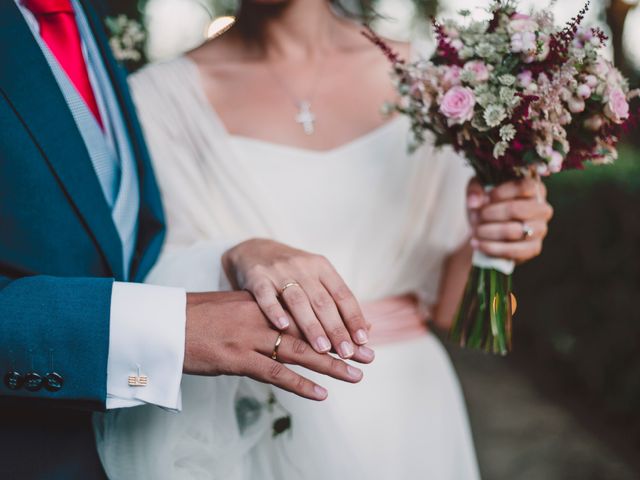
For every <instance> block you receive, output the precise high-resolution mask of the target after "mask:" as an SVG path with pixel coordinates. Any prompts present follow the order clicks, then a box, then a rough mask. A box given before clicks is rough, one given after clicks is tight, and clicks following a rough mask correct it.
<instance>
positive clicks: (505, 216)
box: [467, 179, 553, 263]
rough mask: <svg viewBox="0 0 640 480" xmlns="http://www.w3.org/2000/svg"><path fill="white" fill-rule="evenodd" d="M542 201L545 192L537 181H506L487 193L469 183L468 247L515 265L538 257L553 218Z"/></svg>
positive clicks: (545, 202)
mask: <svg viewBox="0 0 640 480" xmlns="http://www.w3.org/2000/svg"><path fill="white" fill-rule="evenodd" d="M546 199H547V189H546V187H545V186H544V184H543V183H542V182H540V181H539V180H533V179H523V180H519V181H512V182H506V183H503V184H501V185H499V186H498V187H496V188H494V189H493V190H492V191H491V192H489V193H485V191H484V189H483V188H482V185H481V184H480V182H478V181H477V180H475V179H474V180H472V181H471V182H470V183H469V187H468V189H467V207H468V210H469V221H470V222H471V227H472V229H473V233H472V239H471V246H472V247H473V248H474V249H476V250H480V251H481V252H483V253H484V254H486V255H489V256H491V257H497V258H506V259H509V260H514V261H516V262H518V263H521V262H526V261H527V260H530V259H532V258H534V257H536V256H538V255H540V252H541V251H542V242H543V240H544V238H545V237H546V236H547V231H548V223H549V220H550V219H551V217H552V216H553V208H551V205H549V203H547V200H546Z"/></svg>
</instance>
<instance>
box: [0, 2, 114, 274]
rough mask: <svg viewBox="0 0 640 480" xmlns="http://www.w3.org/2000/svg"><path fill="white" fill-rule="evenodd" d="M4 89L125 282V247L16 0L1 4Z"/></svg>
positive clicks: (0, 55)
mask: <svg viewBox="0 0 640 480" xmlns="http://www.w3.org/2000/svg"><path fill="white" fill-rule="evenodd" d="M0 65H1V66H2V69H0V90H1V91H3V92H4V94H5V95H6V97H7V99H8V100H9V102H10V103H11V104H12V106H13V107H14V108H15V110H16V112H17V114H18V116H19V117H20V118H21V120H22V122H23V123H24V125H25V127H26V129H27V130H28V131H29V132H30V134H31V137H32V138H33V141H34V142H35V143H36V144H37V146H38V147H39V149H40V151H41V152H42V155H43V157H44V158H45V160H46V161H47V162H48V164H49V166H50V168H51V169H52V170H53V172H54V174H55V175H56V177H57V178H58V180H59V182H60V184H61V186H62V188H63V189H64V190H65V191H66V193H67V195H68V197H69V199H70V202H71V203H72V204H73V205H74V206H75V209H76V211H77V212H78V214H79V216H80V217H81V219H82V221H83V222H84V224H85V226H86V228H87V230H88V231H89V233H90V234H91V235H92V236H93V238H94V239H95V241H96V244H97V246H98V249H99V250H100V251H101V252H102V254H103V255H104V257H105V259H106V261H107V263H108V264H109V265H110V266H111V270H112V272H113V274H114V275H115V276H116V277H117V278H122V275H123V265H122V246H121V243H120V238H119V237H118V233H117V231H116V228H115V225H114V224H113V220H112V218H111V211H110V210H109V207H108V205H107V203H106V200H105V199H104V195H103V193H102V190H101V187H100V184H99V182H98V178H97V176H96V173H95V171H94V169H93V165H92V163H91V159H90V157H89V153H88V151H87V148H86V146H85V144H84V141H83V140H82V137H81V135H80V132H79V131H78V128H77V126H76V124H75V121H74V119H73V116H72V115H71V112H70V111H69V107H68V106H67V103H66V101H65V99H64V97H63V95H62V92H61V91H60V88H59V87H58V84H57V83H56V80H55V78H54V76H53V73H52V72H51V69H50V68H49V65H48V63H47V61H46V59H45V58H44V56H43V54H42V51H41V50H40V47H39V46H38V44H37V42H36V41H35V40H34V38H33V35H32V33H31V30H30V29H29V27H28V25H27V24H26V22H25V20H24V17H23V16H22V14H21V12H20V11H19V10H18V7H17V6H16V5H15V3H14V2H13V1H12V0H8V1H7V0H3V1H2V2H0Z"/></svg>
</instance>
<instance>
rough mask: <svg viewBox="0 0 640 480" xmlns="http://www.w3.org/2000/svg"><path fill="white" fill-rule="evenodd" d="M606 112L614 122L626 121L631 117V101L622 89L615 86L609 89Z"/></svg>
mask: <svg viewBox="0 0 640 480" xmlns="http://www.w3.org/2000/svg"><path fill="white" fill-rule="evenodd" d="M604 114H605V115H606V116H607V117H609V119H611V121H613V122H614V123H624V121H625V120H626V119H627V118H629V102H627V96H626V95H625V94H624V92H623V91H622V90H621V89H619V88H614V89H612V90H610V91H609V95H608V99H607V104H606V105H605V106H604Z"/></svg>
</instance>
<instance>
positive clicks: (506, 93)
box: [500, 87, 516, 105]
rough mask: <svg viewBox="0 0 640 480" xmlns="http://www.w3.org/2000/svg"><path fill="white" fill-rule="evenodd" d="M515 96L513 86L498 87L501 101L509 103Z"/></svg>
mask: <svg viewBox="0 0 640 480" xmlns="http://www.w3.org/2000/svg"><path fill="white" fill-rule="evenodd" d="M515 96H516V91H515V90H514V89H513V88H509V87H502V88H501V89H500V100H502V103H504V104H505V105H511V104H512V103H513V99H514V98H515Z"/></svg>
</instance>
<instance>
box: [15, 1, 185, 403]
mask: <svg viewBox="0 0 640 480" xmlns="http://www.w3.org/2000/svg"><path fill="white" fill-rule="evenodd" d="M15 2H16V4H17V5H18V7H19V8H20V11H21V12H22V14H23V16H24V17H25V20H26V22H27V23H28V25H29V28H30V29H31V31H32V32H33V34H34V37H35V39H36V41H37V42H38V44H39V45H40V47H41V48H48V47H47V45H46V44H45V42H44V41H43V40H42V39H41V38H40V28H39V25H38V21H37V20H36V18H35V17H34V16H33V14H32V13H31V11H30V10H29V9H27V8H26V7H25V6H24V5H23V4H22V0H15ZM72 4H73V7H74V10H75V11H76V15H77V16H80V15H84V14H83V12H82V9H81V7H80V5H79V4H78V3H77V1H76V0H72ZM81 35H82V31H81ZM82 40H83V53H84V56H85V62H86V65H87V70H88V73H89V79H90V81H91V85H92V87H93V91H94V95H95V97H96V101H97V103H98V107H99V109H100V114H101V117H102V118H103V120H105V122H107V119H108V118H109V116H108V115H107V114H106V111H105V108H106V107H105V102H104V98H103V93H102V92H101V91H100V88H98V86H99V83H98V82H97V81H96V75H95V72H94V71H93V69H92V65H91V62H90V61H88V58H87V57H88V56H87V51H86V46H85V39H84V38H82ZM105 135H106V137H107V141H108V142H110V143H111V142H113V141H114V139H113V137H112V130H111V128H110V127H109V125H105ZM185 325H186V292H185V290H184V289H182V288H171V287H159V286H152V285H142V284H135V283H125V282H115V283H114V285H113V291H112V296H111V313H110V329H109V333H110V338H109V359H108V364H107V399H106V406H107V409H114V408H123V407H133V406H138V405H143V404H145V403H149V404H154V405H158V406H160V407H163V408H166V409H169V410H176V411H179V410H180V409H181V394H180V382H181V380H182V367H183V363H184V345H185V343H184V342H185ZM130 376H134V377H141V376H145V377H147V382H146V385H145V386H130V385H129V377H130Z"/></svg>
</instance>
